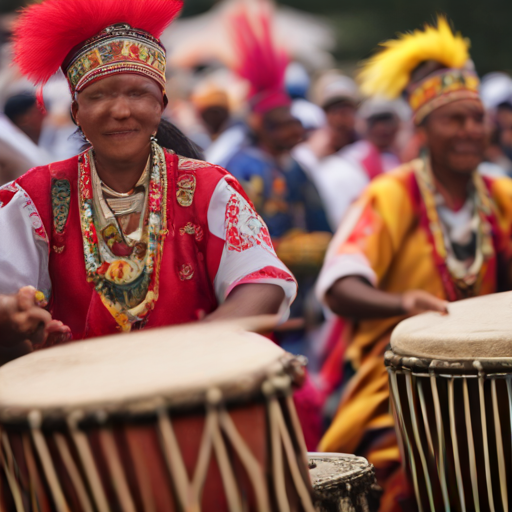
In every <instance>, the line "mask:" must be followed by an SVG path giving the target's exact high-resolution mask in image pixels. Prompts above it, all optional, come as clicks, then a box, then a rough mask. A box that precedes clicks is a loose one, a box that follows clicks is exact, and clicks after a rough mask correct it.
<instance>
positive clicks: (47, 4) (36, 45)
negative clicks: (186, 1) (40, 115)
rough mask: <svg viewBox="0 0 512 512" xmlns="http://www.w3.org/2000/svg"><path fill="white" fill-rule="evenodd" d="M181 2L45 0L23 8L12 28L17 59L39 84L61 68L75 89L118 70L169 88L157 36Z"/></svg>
mask: <svg viewBox="0 0 512 512" xmlns="http://www.w3.org/2000/svg"><path fill="white" fill-rule="evenodd" d="M182 5H183V2H182V0H44V1H43V2H41V3H37V4H33V5H31V6H29V7H27V8H25V9H23V10H22V12H21V15H20V17H19V19H18V21H17V23H16V25H15V28H14V38H13V42H14V60H15V62H16V63H17V64H18V66H19V68H20V70H21V72H22V73H23V74H24V75H25V76H26V77H27V78H28V79H29V80H31V81H32V82H33V83H35V84H36V85H40V86H42V85H44V84H45V83H46V82H47V81H48V80H49V79H50V78H51V77H52V76H53V75H54V74H55V73H56V72H57V71H58V70H59V68H61V69H62V71H63V72H64V74H65V75H66V78H67V79H68V82H69V87H70V89H71V91H72V92H80V91H82V90H83V89H84V88H85V87H87V86H88V85H90V84H92V83H94V82H95V81H97V80H100V79H102V78H105V77H107V76H111V75H113V74H116V73H135V74H140V75H144V76H147V77H149V78H152V79H153V80H155V81H156V82H157V83H158V84H159V85H160V86H161V87H162V90H164V91H165V62H166V58H165V49H164V47H163V46H162V44H161V43H160V41H159V39H158V38H159V37H160V36H161V34H162V32H163V31H164V29H165V28H166V27H167V26H168V25H169V24H170V23H171V21H172V20H173V19H174V18H175V17H176V16H177V15H178V14H179V12H180V10H181V7H182ZM84 20H85V21H84Z"/></svg>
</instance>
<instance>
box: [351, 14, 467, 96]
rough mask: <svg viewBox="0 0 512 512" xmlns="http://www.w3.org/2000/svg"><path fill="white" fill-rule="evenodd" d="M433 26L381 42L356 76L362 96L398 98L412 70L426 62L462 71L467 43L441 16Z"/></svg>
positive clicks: (426, 26) (465, 58) (465, 60)
mask: <svg viewBox="0 0 512 512" xmlns="http://www.w3.org/2000/svg"><path fill="white" fill-rule="evenodd" d="M436 25H437V26H432V25H425V27H424V29H423V30H415V31H414V32H411V33H406V34H400V35H399V37H398V39H391V40H389V41H386V42H384V43H381V44H380V46H381V47H382V49H381V50H380V51H379V52H377V53H376V54H375V55H374V56H373V57H371V58H370V59H368V60H367V61H365V62H364V63H363V68H362V70H361V71H360V73H359V77H358V78H359V80H360V83H361V91H362V92H363V94H365V95H367V96H382V97H385V98H389V99H394V98H397V97H398V96H400V94H401V93H402V92H403V91H404V90H405V89H406V87H407V85H408V84H409V81H410V78H411V73H412V71H413V70H414V69H415V68H416V67H417V66H418V65H419V64H421V63H422V62H425V61H429V60H433V61H437V62H439V63H441V64H442V65H443V66H446V67H447V68H451V69H462V68H464V66H465V65H466V63H467V62H468V60H469V58H470V57H469V41H468V40H467V39H465V38H463V37H462V36H461V35H460V34H459V33H457V34H454V33H453V32H452V29H451V28H450V25H449V23H448V21H447V19H446V17H444V16H438V18H437V24H436Z"/></svg>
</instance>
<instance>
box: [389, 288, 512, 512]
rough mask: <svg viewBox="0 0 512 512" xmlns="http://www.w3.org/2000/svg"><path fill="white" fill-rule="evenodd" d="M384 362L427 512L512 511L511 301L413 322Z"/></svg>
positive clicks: (480, 302) (489, 300) (472, 304)
mask: <svg viewBox="0 0 512 512" xmlns="http://www.w3.org/2000/svg"><path fill="white" fill-rule="evenodd" d="M385 360H386V365H387V367H388V371H389V382H390V390H391V396H392V405H393V411H394V415H395V423H396V427H397V432H398V434H399V441H400V444H401V448H402V453H403V458H404V463H405V464H406V469H407V473H408V475H409V478H410V482H411V484H412V488H413V489H414V493H415V495H416V500H417V502H418V508H419V510H422V511H432V512H434V511H435V512H440V511H455V510H456V511H493V512H494V511H496V512H497V511H502V512H503V511H508V510H510V507H512V457H511V455H512V293H510V292H507V293H499V294H495V295H489V296H485V297H478V298H474V299H468V300H464V301H460V302H456V303H452V304H450V305H449V314H448V315H445V316H441V315H439V314H437V313H426V314H422V315H419V316H416V317H413V318H410V319H407V320H405V321H404V322H402V323H400V324H399V325H398V326H397V328H396V329H395V331H394V332H393V334H392V337H391V350H390V351H388V352H387V353H386V356H385Z"/></svg>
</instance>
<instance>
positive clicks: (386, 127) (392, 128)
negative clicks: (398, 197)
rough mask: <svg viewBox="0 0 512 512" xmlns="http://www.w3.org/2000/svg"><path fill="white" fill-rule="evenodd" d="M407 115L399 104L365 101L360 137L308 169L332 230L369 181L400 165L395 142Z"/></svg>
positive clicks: (360, 121)
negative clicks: (402, 121)
mask: <svg viewBox="0 0 512 512" xmlns="http://www.w3.org/2000/svg"><path fill="white" fill-rule="evenodd" d="M408 112H409V110H408V108H407V106H406V105H404V104H403V102H402V101H383V100H373V99H372V100H367V101H366V102H365V103H363V104H362V106H361V108H360V110H359V112H358V114H357V118H358V124H359V125H360V127H359V129H360V132H361V135H362V137H363V138H362V139H361V140H359V141H357V142H354V143H352V144H349V145H348V146H345V147H344V148H343V149H342V150H341V151H338V152H337V153H336V154H334V155H330V156H327V157H325V158H323V159H322V160H320V161H318V162H317V163H316V165H315V167H311V166H309V167H308V170H309V174H310V175H311V177H312V179H313V180H314V182H315V184H316V186H317V188H318V191H319V193H320V196H321V197H322V200H323V202H324V205H325V208H326V211H327V216H328V218H329V222H330V224H331V227H332V228H333V229H336V228H337V226H338V224H339V223H340V221H341V219H342V217H343V215H344V214H345V212H346V210H347V208H348V207H349V206H350V204H351V203H352V202H353V201H354V200H356V199H357V198H358V197H359V195H360V194H361V193H362V191H363V190H364V188H365V187H366V186H367V185H368V183H370V181H371V180H372V179H373V178H375V177H376V176H378V175H380V174H382V173H383V172H388V171H390V170H393V169H394V168H396V167H398V166H399V165H400V159H399V158H398V156H397V154H396V148H395V142H396V137H397V135H398V131H399V128H400V124H401V120H402V119H404V118H406V117H407V115H408Z"/></svg>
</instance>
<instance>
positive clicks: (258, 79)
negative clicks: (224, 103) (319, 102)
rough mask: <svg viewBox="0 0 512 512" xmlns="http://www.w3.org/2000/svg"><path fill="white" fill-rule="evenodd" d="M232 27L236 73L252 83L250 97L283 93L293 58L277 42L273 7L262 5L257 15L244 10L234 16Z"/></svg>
mask: <svg viewBox="0 0 512 512" xmlns="http://www.w3.org/2000/svg"><path fill="white" fill-rule="evenodd" d="M232 27H233V36H234V46H235V48H236V49H237V53H238V65H237V66H236V67H235V72H236V73H237V74H238V75H239V76H240V77H242V78H245V79H246V80H247V81H248V82H249V83H250V85H251V89H250V92H249V97H252V96H255V95H257V94H260V93H262V92H265V91H277V90H283V89H284V78H285V72H286V67H287V65H288V63H289V59H288V56H287V55H286V52H285V51H284V50H282V49H279V48H277V47H276V45H275V43H274V39H273V37H272V22H271V11H270V7H269V6H267V5H265V4H263V5H262V4H259V9H258V13H257V14H256V15H255V16H250V14H249V12H248V9H247V8H245V9H241V10H240V11H238V12H237V13H236V14H235V15H233V17H232Z"/></svg>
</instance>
